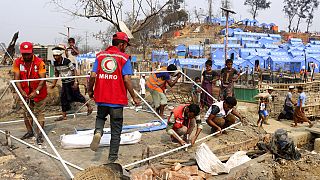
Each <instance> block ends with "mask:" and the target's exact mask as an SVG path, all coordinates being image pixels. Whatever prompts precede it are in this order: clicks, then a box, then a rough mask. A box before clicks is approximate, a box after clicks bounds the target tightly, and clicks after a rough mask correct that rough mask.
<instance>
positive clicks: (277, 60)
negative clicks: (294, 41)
mask: <svg viewBox="0 0 320 180" xmlns="http://www.w3.org/2000/svg"><path fill="white" fill-rule="evenodd" d="M290 60H291V59H290V58H289V56H269V57H268V59H267V60H266V67H268V66H270V68H271V70H272V71H280V70H283V71H290V67H291V65H290Z"/></svg>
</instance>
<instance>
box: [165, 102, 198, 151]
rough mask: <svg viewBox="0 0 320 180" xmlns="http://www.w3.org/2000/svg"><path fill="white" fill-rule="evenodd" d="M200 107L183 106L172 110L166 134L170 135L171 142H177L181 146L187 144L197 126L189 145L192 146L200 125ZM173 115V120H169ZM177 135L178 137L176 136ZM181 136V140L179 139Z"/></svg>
mask: <svg viewBox="0 0 320 180" xmlns="http://www.w3.org/2000/svg"><path fill="white" fill-rule="evenodd" d="M199 113H200V107H199V105H196V104H190V105H189V104H184V105H180V106H178V107H176V108H174V109H173V110H172V112H171V114H170V116H169V118H168V126H167V133H168V134H169V135H171V139H172V141H178V142H179V143H180V144H181V145H184V144H186V143H188V140H189V137H190V135H191V133H192V131H193V128H194V127H195V124H197V132H196V134H195V136H194V137H193V138H191V139H192V141H191V143H192V144H194V143H195V141H196V139H197V138H198V136H199V134H200V132H201V130H202V128H203V127H202V124H201V119H200V117H199V116H198V115H199ZM172 115H173V118H171V117H172ZM177 135H178V136H177ZM180 136H183V139H182V138H181V137H180Z"/></svg>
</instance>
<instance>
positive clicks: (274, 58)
mask: <svg viewBox="0 0 320 180" xmlns="http://www.w3.org/2000/svg"><path fill="white" fill-rule="evenodd" d="M268 59H271V60H272V61H276V62H290V60H291V59H290V58H289V57H288V56H270V57H269V58H268Z"/></svg>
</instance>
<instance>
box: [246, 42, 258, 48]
mask: <svg viewBox="0 0 320 180" xmlns="http://www.w3.org/2000/svg"><path fill="white" fill-rule="evenodd" d="M244 47H245V48H260V47H261V46H260V44H255V43H246V44H245V45H244Z"/></svg>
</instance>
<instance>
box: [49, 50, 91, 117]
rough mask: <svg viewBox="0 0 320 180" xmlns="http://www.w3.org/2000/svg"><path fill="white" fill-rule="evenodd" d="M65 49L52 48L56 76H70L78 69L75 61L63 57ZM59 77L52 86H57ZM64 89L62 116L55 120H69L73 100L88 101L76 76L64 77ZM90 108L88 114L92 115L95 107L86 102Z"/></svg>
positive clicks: (62, 92)
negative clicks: (68, 115) (74, 63)
mask: <svg viewBox="0 0 320 180" xmlns="http://www.w3.org/2000/svg"><path fill="white" fill-rule="evenodd" d="M63 53H64V49H63V48H61V47H54V48H53V49H52V54H53V58H54V60H55V61H54V67H55V76H56V77H59V76H61V77H69V76H75V74H76V69H75V67H74V65H73V63H72V62H71V61H70V60H69V59H67V58H64V57H62V54H63ZM57 81H58V79H55V80H53V83H52V86H51V88H54V87H56V84H57ZM61 81H62V89H61V94H60V102H61V107H62V116H61V117H59V118H58V119H56V120H55V121H62V120H67V111H69V110H70V109H71V106H70V104H71V103H72V102H80V103H86V99H85V97H84V96H83V95H82V94H81V93H80V89H79V82H78V81H77V80H76V79H75V78H66V79H62V80H61ZM86 106H87V108H88V112H87V115H90V114H91V113H92V111H93V108H92V107H91V106H90V103H87V104H86Z"/></svg>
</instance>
